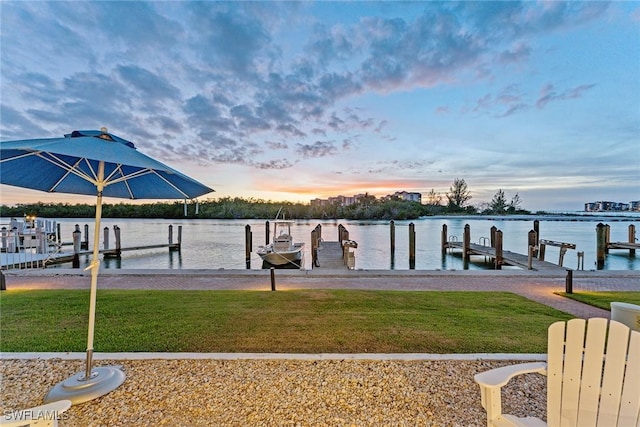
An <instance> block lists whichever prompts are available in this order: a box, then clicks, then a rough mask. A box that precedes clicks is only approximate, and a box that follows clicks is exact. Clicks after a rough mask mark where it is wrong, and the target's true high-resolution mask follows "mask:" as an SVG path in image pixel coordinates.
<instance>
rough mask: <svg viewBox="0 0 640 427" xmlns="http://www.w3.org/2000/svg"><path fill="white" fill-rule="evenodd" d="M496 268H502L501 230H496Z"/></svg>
mask: <svg viewBox="0 0 640 427" xmlns="http://www.w3.org/2000/svg"><path fill="white" fill-rule="evenodd" d="M495 263H496V270H502V231H500V230H496V260H495Z"/></svg>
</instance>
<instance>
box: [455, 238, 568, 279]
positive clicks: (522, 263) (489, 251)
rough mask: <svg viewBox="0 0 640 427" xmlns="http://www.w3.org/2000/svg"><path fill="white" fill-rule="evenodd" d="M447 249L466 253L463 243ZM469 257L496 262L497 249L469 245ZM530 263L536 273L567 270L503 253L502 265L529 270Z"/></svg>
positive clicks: (519, 255)
mask: <svg viewBox="0 0 640 427" xmlns="http://www.w3.org/2000/svg"><path fill="white" fill-rule="evenodd" d="M446 248H447V249H450V250H459V251H460V252H461V253H462V252H463V251H464V244H463V243H462V242H448V243H447V244H446ZM467 255H476V256H484V257H486V258H490V259H492V260H494V262H495V260H496V248H492V247H490V246H483V245H478V244H475V243H469V244H468V249H467ZM529 261H531V269H532V270H536V271H558V272H560V271H565V268H564V267H562V266H559V265H558V264H554V263H551V262H548V261H541V260H539V259H538V258H536V257H531V259H530V258H529V255H523V254H519V253H516V252H511V251H504V250H503V251H502V258H501V262H500V264H501V265H512V266H515V267H520V268H523V269H525V270H528V269H529Z"/></svg>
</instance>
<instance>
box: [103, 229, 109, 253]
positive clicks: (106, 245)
mask: <svg viewBox="0 0 640 427" xmlns="http://www.w3.org/2000/svg"><path fill="white" fill-rule="evenodd" d="M102 235H103V238H104V249H109V227H105V228H104V230H103V232H102Z"/></svg>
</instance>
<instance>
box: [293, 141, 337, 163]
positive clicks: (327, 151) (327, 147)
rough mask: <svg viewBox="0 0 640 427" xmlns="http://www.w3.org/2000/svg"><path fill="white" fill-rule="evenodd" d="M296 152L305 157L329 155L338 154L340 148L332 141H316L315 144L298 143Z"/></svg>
mask: <svg viewBox="0 0 640 427" xmlns="http://www.w3.org/2000/svg"><path fill="white" fill-rule="evenodd" d="M296 153H297V154H299V155H300V156H302V157H303V158H305V159H309V158H315V157H327V156H333V155H336V154H338V149H337V148H336V146H335V145H334V144H333V143H332V142H328V141H316V142H314V143H313V144H296Z"/></svg>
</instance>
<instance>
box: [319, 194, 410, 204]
mask: <svg viewBox="0 0 640 427" xmlns="http://www.w3.org/2000/svg"><path fill="white" fill-rule="evenodd" d="M394 197H397V198H399V199H400V200H407V201H411V202H418V203H422V194H421V193H410V192H408V191H396V192H395V193H393V194H390V195H388V196H385V197H383V198H382V200H389V199H391V198H394ZM367 199H369V200H372V199H373V200H375V197H374V196H371V195H370V194H368V193H360V194H354V195H353V196H342V195H340V196H335V197H329V198H328V199H313V200H311V202H310V204H311V206H328V205H337V206H350V205H353V204H356V203H359V202H361V201H362V200H367Z"/></svg>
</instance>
